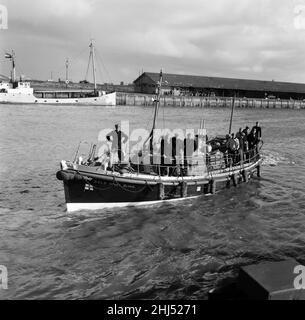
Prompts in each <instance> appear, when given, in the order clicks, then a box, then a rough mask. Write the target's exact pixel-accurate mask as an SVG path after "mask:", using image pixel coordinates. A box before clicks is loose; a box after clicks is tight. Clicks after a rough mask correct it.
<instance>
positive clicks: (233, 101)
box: [229, 94, 236, 134]
mask: <svg viewBox="0 0 305 320" xmlns="http://www.w3.org/2000/svg"><path fill="white" fill-rule="evenodd" d="M235 99H236V94H234V97H233V100H232V110H231V119H230V128H229V134H231V133H232V124H233V116H234V109H235Z"/></svg>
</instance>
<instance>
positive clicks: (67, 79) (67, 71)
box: [66, 58, 69, 86]
mask: <svg viewBox="0 0 305 320" xmlns="http://www.w3.org/2000/svg"><path fill="white" fill-rule="evenodd" d="M68 83H69V59H68V58H67V59H66V85H67V86H68Z"/></svg>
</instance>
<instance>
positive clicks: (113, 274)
mask: <svg viewBox="0 0 305 320" xmlns="http://www.w3.org/2000/svg"><path fill="white" fill-rule="evenodd" d="M229 112H230V111H229V110H228V109H194V108H169V107H168V108H165V109H161V110H160V116H159V119H160V121H159V124H160V125H161V126H165V127H169V128H189V129H192V128H194V129H196V128H198V126H199V123H200V119H202V118H204V119H205V120H206V126H207V129H208V134H209V136H213V135H215V134H217V133H223V134H225V133H226V132H227V130H228V123H229V117H230V114H229ZM152 113H153V110H152V108H149V107H146V108H145V107H133V106H122V107H117V108H103V107H92V106H90V107H85V106H84V107H79V106H77V107H74V106H65V107H63V106H43V107H42V106H38V105H33V106H31V105H18V106H17V105H0V162H1V166H0V176H1V184H0V265H5V266H6V267H7V269H8V290H0V298H1V299H15V298H18V299H135V298H138V299H205V298H207V293H208V291H209V290H210V289H212V288H213V287H214V286H215V285H217V284H220V283H223V282H226V281H227V279H231V278H234V277H235V276H236V271H237V270H238V267H240V266H243V265H248V264H253V263H257V262H260V261H266V260H268V261H274V260H275V261H276V260H280V259H284V258H288V257H293V258H295V259H297V260H298V261H299V262H300V263H303V264H304V263H305V230H304V225H305V190H304V181H305V170H304V166H305V148H304V136H305V126H304V122H305V110H275V109H266V110H261V109H237V110H236V113H235V120H234V130H235V131H237V130H238V128H239V127H244V126H246V125H249V126H250V125H254V123H255V122H256V121H257V120H259V121H260V122H261V124H262V127H263V136H264V142H265V145H264V149H263V150H264V151H263V155H264V159H265V161H264V166H263V168H262V178H261V179H260V180H259V179H255V180H254V181H252V182H251V183H249V184H248V185H244V186H243V187H238V188H235V189H230V190H227V191H225V192H222V193H220V194H217V195H215V196H212V197H202V198H199V199H196V200H186V201H184V202H179V203H176V204H175V203H171V204H162V205H159V206H155V207H151V208H125V209H115V210H104V211H93V212H90V211H81V212H77V213H74V214H67V212H66V211H65V204H64V193H63V186H62V183H61V182H59V181H58V180H56V176H55V174H56V171H57V170H58V168H59V162H60V160H62V159H72V158H73V156H74V153H75V150H76V148H77V146H78V143H79V141H84V140H85V141H90V142H91V141H92V142H95V141H97V138H98V133H99V131H100V130H102V129H103V128H112V127H113V125H114V123H117V122H120V120H121V119H124V120H129V121H130V124H131V127H132V128H149V124H150V120H151V118H152Z"/></svg>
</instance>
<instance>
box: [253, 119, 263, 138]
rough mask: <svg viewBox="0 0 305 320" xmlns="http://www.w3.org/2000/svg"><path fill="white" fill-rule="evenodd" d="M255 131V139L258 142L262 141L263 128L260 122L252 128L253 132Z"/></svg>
mask: <svg viewBox="0 0 305 320" xmlns="http://www.w3.org/2000/svg"><path fill="white" fill-rule="evenodd" d="M254 130H255V132H256V133H255V137H256V140H257V141H260V140H261V139H262V128H261V127H260V125H259V122H256V124H255V126H254V127H253V128H252V131H254Z"/></svg>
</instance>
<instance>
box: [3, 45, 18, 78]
mask: <svg viewBox="0 0 305 320" xmlns="http://www.w3.org/2000/svg"><path fill="white" fill-rule="evenodd" d="M5 58H6V59H10V60H11V61H12V72H11V81H12V83H14V82H15V81H16V63H15V51H14V50H12V53H6V54H5Z"/></svg>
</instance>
